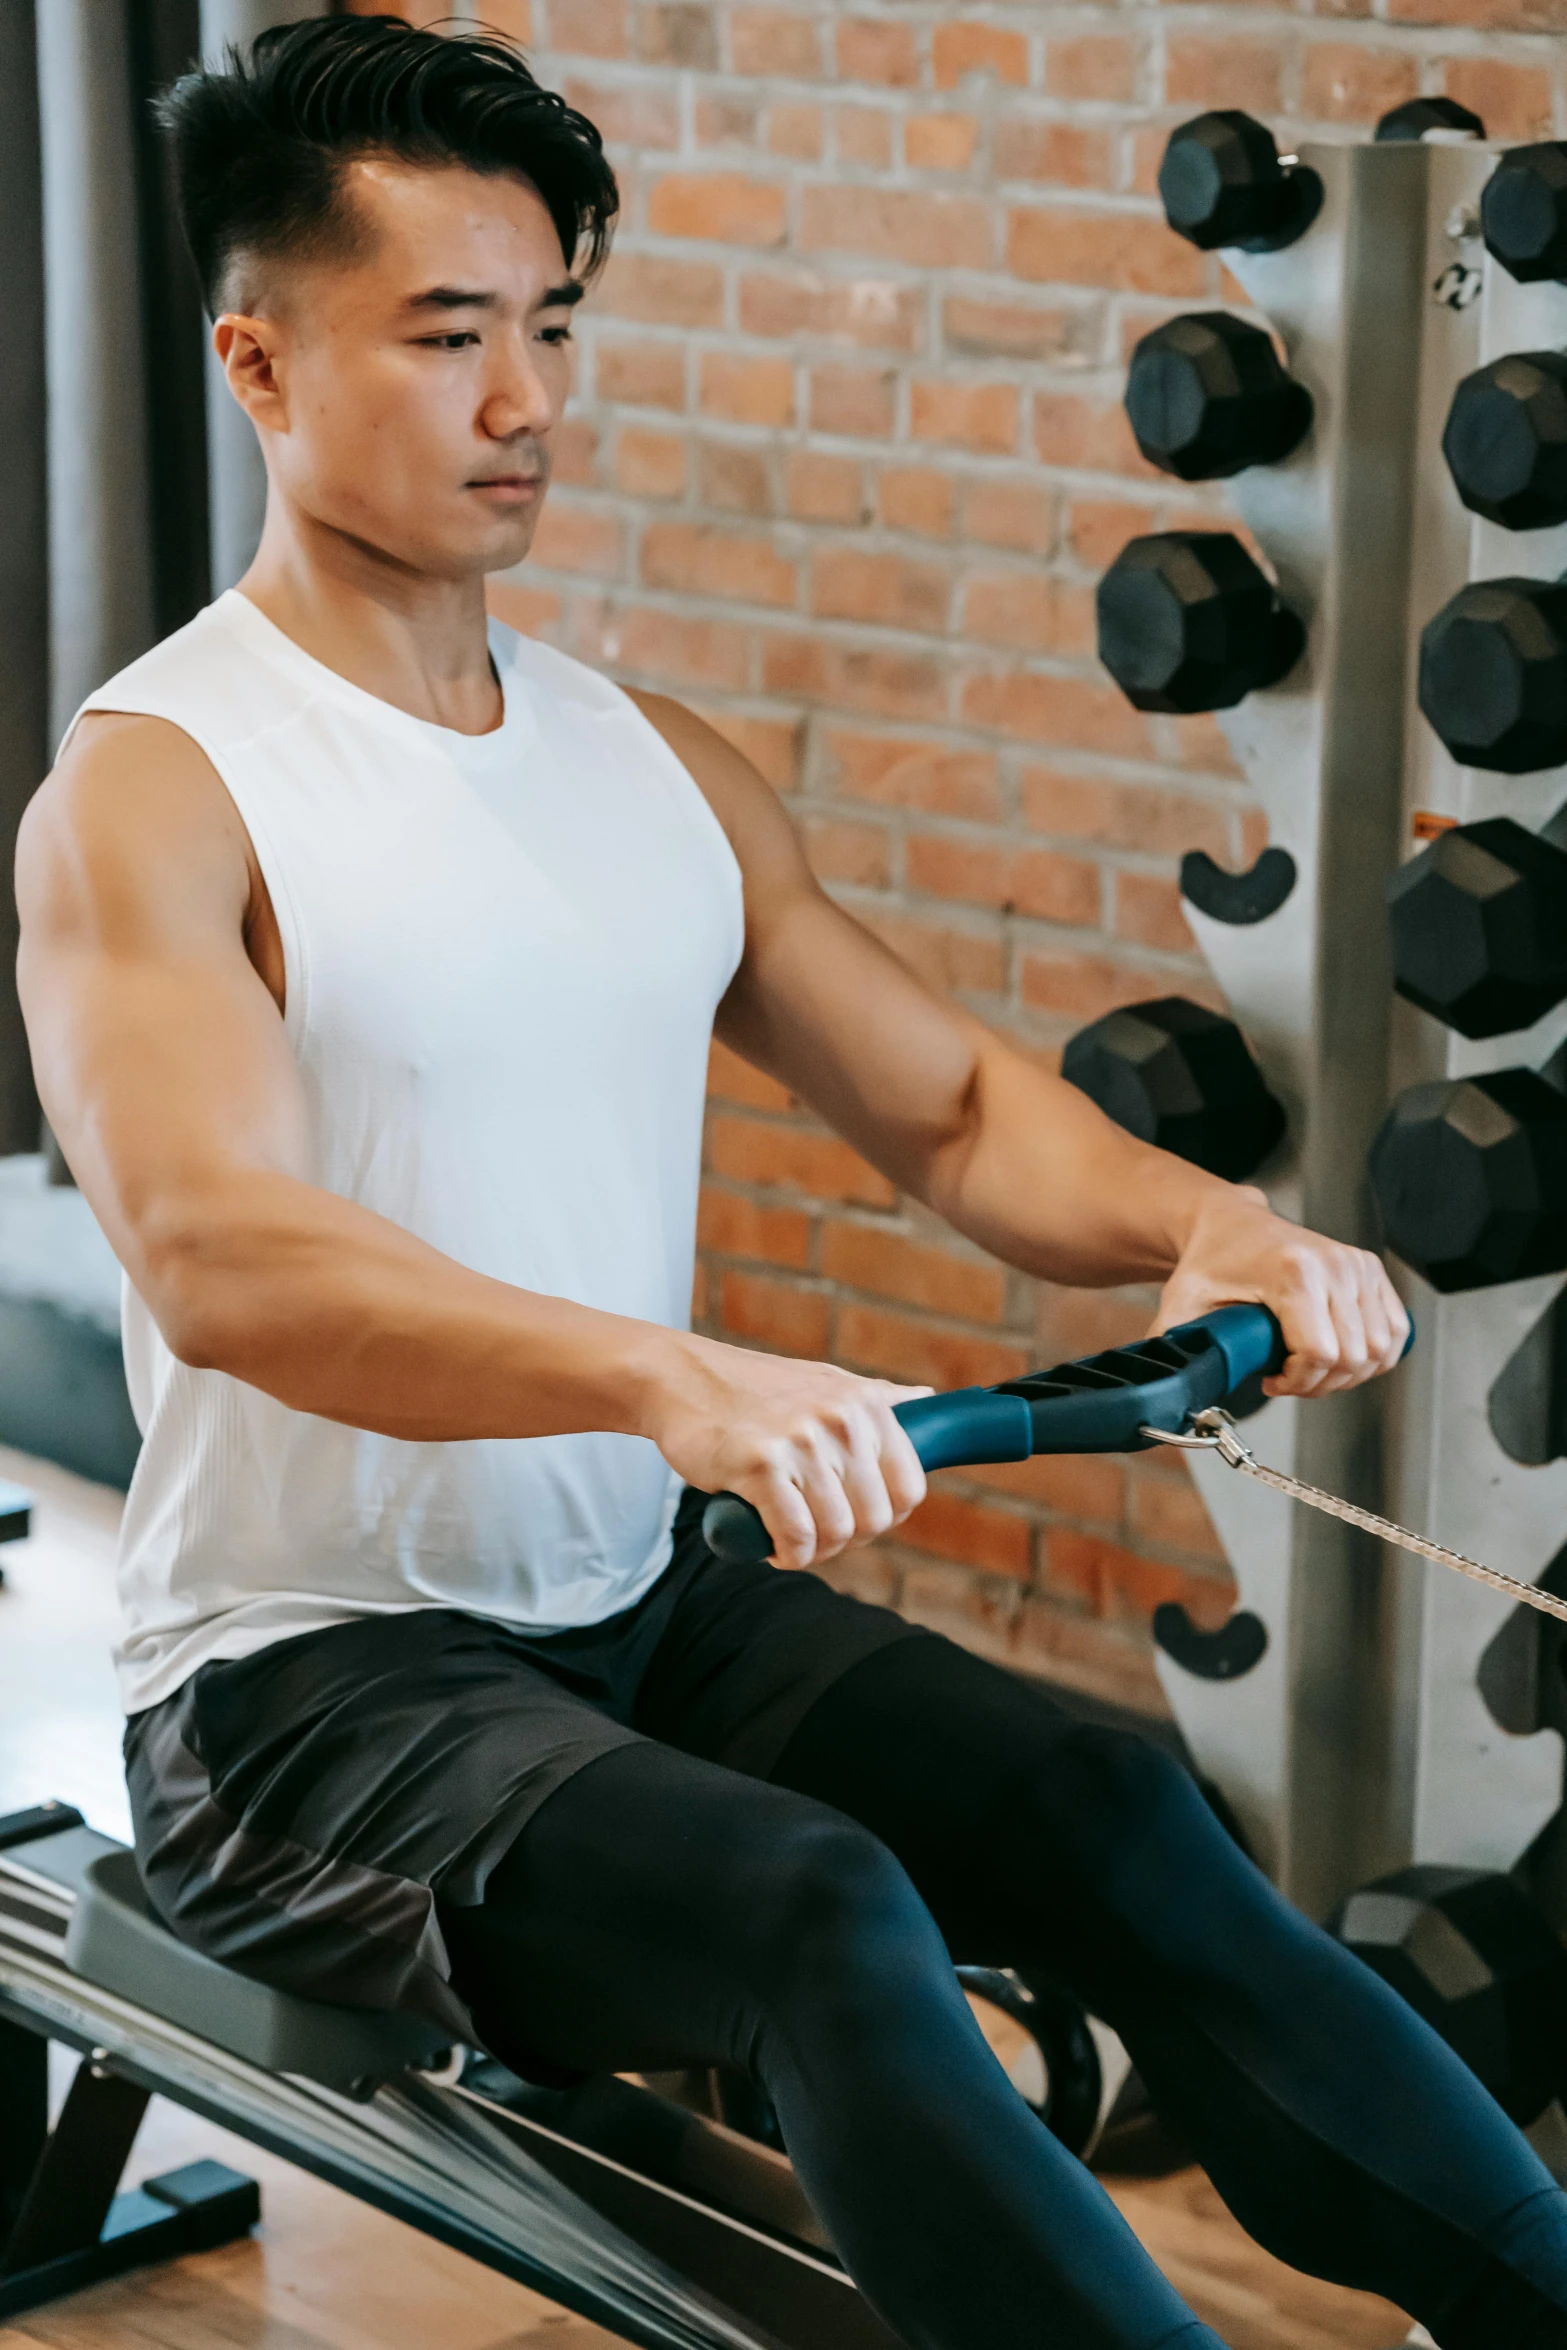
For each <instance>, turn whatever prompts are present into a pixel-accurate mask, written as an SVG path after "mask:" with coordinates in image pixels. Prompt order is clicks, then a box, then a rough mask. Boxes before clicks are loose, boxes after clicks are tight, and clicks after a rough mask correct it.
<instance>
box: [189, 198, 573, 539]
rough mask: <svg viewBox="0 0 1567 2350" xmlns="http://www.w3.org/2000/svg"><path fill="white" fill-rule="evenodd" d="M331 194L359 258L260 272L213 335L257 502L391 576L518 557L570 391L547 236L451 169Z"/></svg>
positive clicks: (568, 306) (556, 250) (566, 278)
mask: <svg viewBox="0 0 1567 2350" xmlns="http://www.w3.org/2000/svg"><path fill="white" fill-rule="evenodd" d="M345 192H346V194H347V196H348V199H349V201H350V203H351V204H352V205H353V207H354V209H355V211H356V213H357V214H358V216H359V218H360V220H361V221H362V222H363V223H364V227H365V230H366V235H365V237H364V240H363V246H362V250H361V252H360V253H359V255H357V256H356V257H355V258H353V259H351V260H348V261H341V260H339V261H325V260H323V261H319V262H307V263H304V264H300V265H296V264H292V263H290V264H288V265H287V266H286V267H285V266H284V265H282V264H276V265H274V266H273V267H272V268H271V269H270V270H269V271H268V272H267V279H268V284H267V289H266V291H265V293H263V294H262V295H261V296H260V298H258V299H257V301H256V303H255V311H256V316H255V317H254V318H253V319H252V320H250V321H248V322H247V323H246V327H245V329H244V330H243V331H242V332H240V333H239V334H237V335H236V336H234V337H232V338H231V341H232V343H233V347H234V351H235V358H234V360H231V362H230V372H231V376H237V378H238V382H237V384H236V388H237V389H239V390H240V391H241V393H242V396H243V397H244V401H245V405H246V407H247V408H248V409H249V410H250V412H251V414H252V415H253V417H254V418H255V421H256V424H257V426H258V428H259V430H260V432H261V439H262V446H263V448H264V450H265V452H266V456H267V464H268V468H269V470H270V472H271V474H272V476H273V480H274V487H275V489H276V490H277V491H279V492H281V493H282V495H283V496H284V497H285V499H286V500H287V501H288V503H289V504H290V505H292V506H294V507H296V508H297V509H299V510H301V512H302V513H303V514H304V515H307V516H308V517H309V518H310V519H311V520H312V521H314V522H315V523H317V524H319V525H322V526H324V527H325V528H327V529H328V530H331V531H335V532H338V533H341V534H342V535H343V536H345V537H347V538H349V539H351V540H353V541H355V542H356V543H357V544H358V545H359V546H361V547H365V548H368V549H370V550H372V551H374V552H375V553H377V554H379V555H383V556H385V557H387V558H389V559H390V560H391V561H392V562H393V563H394V564H396V565H398V566H400V567H406V568H408V569H410V570H412V571H415V572H418V573H421V574H424V575H426V576H433V577H438V578H445V579H459V578H469V577H473V576H475V575H476V574H478V573H481V572H486V571H499V570H504V569H505V568H506V567H507V566H509V565H510V564H513V563H517V562H520V561H521V559H522V557H523V556H524V555H526V553H527V552H528V548H529V546H530V545H531V544H532V540H533V533H534V530H535V528H536V527H537V523H538V516H539V509H540V507H541V505H542V504H543V500H544V492H545V487H546V485H547V483H548V480H549V467H550V432H551V428H552V427H553V425H554V424H555V422H556V419H557V418H558V417H559V415H560V412H561V409H562V408H563V406H564V405H565V400H566V393H567V389H568V376H569V371H570V364H571V362H570V351H569V344H570V341H571V310H572V304H573V303H574V302H575V301H576V299H577V298H578V296H579V295H580V292H581V288H580V286H579V285H577V284H576V283H575V282H574V281H573V280H572V279H571V277H570V275H569V273H568V271H567V267H566V264H565V262H564V261H563V260H562V258H561V248H560V239H559V237H558V236H557V235H556V233H555V227H554V223H553V222H552V221H551V219H550V216H549V214H548V212H547V211H546V210H545V208H544V205H543V203H542V201H541V200H540V198H539V197H538V195H537V194H536V193H535V192H534V190H533V189H532V188H531V187H529V186H528V185H526V183H525V182H523V181H521V180H517V179H513V178H511V177H509V176H506V177H495V178H489V177H481V176H480V175H479V174H477V173H475V172H471V171H467V170H464V169H462V168H461V167H458V166H453V167H451V168H447V169H435V170H429V169H419V168H416V167H412V166H409V165H406V164H401V163H397V162H391V161H386V160H383V159H379V158H369V159H363V160H360V161H357V162H355V163H352V164H350V165H349V167H348V174H347V185H346V190H345ZM247 335H254V337H255V339H256V353H255V360H254V366H253V368H251V369H247V367H246V366H245V364H244V353H245V348H246V337H247ZM218 343H219V348H220V350H222V349H223V347H224V326H223V322H221V321H220V324H219V329H218ZM247 377H248V378H249V380H248V381H247Z"/></svg>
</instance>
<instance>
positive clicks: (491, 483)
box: [465, 473, 544, 498]
mask: <svg viewBox="0 0 1567 2350" xmlns="http://www.w3.org/2000/svg"><path fill="white" fill-rule="evenodd" d="M465 487H466V488H468V489H470V490H502V491H504V492H506V494H507V495H508V496H511V497H514V498H528V497H532V496H533V494H534V492H535V491H536V490H541V489H543V487H544V476H543V474H542V473H487V474H480V475H479V476H477V478H476V479H474V480H473V481H470V482H468V483H466V484H465Z"/></svg>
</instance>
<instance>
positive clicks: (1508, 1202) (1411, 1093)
mask: <svg viewBox="0 0 1567 2350" xmlns="http://www.w3.org/2000/svg"><path fill="white" fill-rule="evenodd" d="M1369 1171H1370V1176H1371V1189H1372V1193H1373V1195H1374V1197H1375V1199H1376V1203H1377V1207H1378V1210H1379V1212H1380V1215H1381V1218H1382V1228H1383V1232H1384V1234H1385V1236H1386V1239H1387V1243H1388V1246H1389V1247H1390V1248H1392V1249H1393V1250H1395V1251H1396V1253H1397V1254H1398V1255H1399V1256H1401V1257H1402V1258H1403V1260H1404V1262H1405V1264H1406V1265H1412V1266H1413V1267H1414V1269H1415V1271H1416V1272H1417V1273H1420V1274H1422V1275H1423V1276H1424V1278H1425V1279H1426V1280H1427V1281H1429V1282H1430V1284H1431V1286H1432V1288H1433V1289H1438V1290H1442V1291H1444V1292H1449V1293H1450V1292H1453V1291H1456V1290H1462V1289H1488V1288H1491V1287H1493V1286H1494V1285H1495V1284H1496V1283H1498V1282H1502V1281H1521V1280H1524V1279H1525V1278H1527V1277H1528V1276H1530V1275H1532V1274H1536V1273H1560V1272H1562V1271H1567V1095H1564V1094H1561V1093H1558V1092H1557V1090H1556V1088H1555V1087H1554V1086H1553V1085H1548V1084H1547V1083H1546V1081H1545V1079H1544V1078H1543V1077H1540V1076H1538V1075H1537V1074H1536V1073H1535V1071H1534V1070H1533V1069H1497V1070H1493V1071H1492V1072H1491V1073H1490V1074H1489V1075H1487V1076H1483V1077H1460V1078H1448V1079H1443V1080H1440V1081H1439V1082H1437V1083H1435V1084H1431V1085H1411V1086H1409V1087H1408V1088H1407V1089H1406V1091H1404V1092H1403V1093H1401V1094H1400V1095H1399V1097H1398V1099H1397V1100H1396V1101H1395V1102H1394V1104H1393V1107H1392V1108H1391V1110H1390V1111H1389V1112H1388V1114H1387V1116H1386V1118H1385V1119H1384V1120H1383V1122H1382V1125H1381V1128H1380V1130H1379V1131H1378V1134H1377V1137H1376V1140H1375V1141H1374V1142H1373V1143H1372V1145H1371V1155H1370V1160H1369Z"/></svg>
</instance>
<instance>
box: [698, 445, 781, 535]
mask: <svg viewBox="0 0 1567 2350" xmlns="http://www.w3.org/2000/svg"><path fill="white" fill-rule="evenodd" d="M702 503H703V505H704V506H719V507H722V508H723V510H724V511H725V512H726V513H728V514H750V515H755V516H758V517H760V516H762V515H767V514H771V513H772V511H773V491H772V476H771V474H770V472H769V469H768V461H767V452H766V450H765V449H745V448H736V447H735V445H734V444H733V442H731V441H709V442H708V443H707V445H706V446H705V447H704V449H703V451H702Z"/></svg>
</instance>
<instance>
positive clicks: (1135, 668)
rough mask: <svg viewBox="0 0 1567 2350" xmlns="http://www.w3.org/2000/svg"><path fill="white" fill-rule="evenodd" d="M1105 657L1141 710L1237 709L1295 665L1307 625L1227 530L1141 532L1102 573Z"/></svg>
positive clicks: (1098, 604)
mask: <svg viewBox="0 0 1567 2350" xmlns="http://www.w3.org/2000/svg"><path fill="white" fill-rule="evenodd" d="M1096 609H1097V612H1098V620H1099V658H1100V660H1101V661H1102V662H1103V663H1104V666H1105V668H1106V669H1108V671H1109V672H1110V675H1111V676H1112V677H1113V678H1114V679H1115V682H1116V684H1117V685H1118V686H1119V687H1120V689H1121V691H1122V693H1124V694H1125V696H1126V698H1127V700H1128V701H1129V702H1131V703H1132V704H1133V705H1134V706H1135V707H1136V708H1137V709H1139V710H1177V711H1192V710H1228V709H1230V708H1232V707H1233V705H1234V704H1235V703H1236V702H1239V701H1241V700H1242V699H1243V698H1244V697H1245V696H1246V695H1247V694H1249V693H1251V692H1253V691H1254V690H1255V689H1256V688H1257V687H1259V686H1266V685H1276V684H1277V683H1278V681H1279V679H1280V678H1281V677H1284V676H1286V675H1287V674H1288V672H1289V671H1290V670H1291V669H1293V668H1294V666H1295V664H1296V662H1297V661H1298V660H1299V659H1300V656H1301V653H1302V651H1303V649H1304V647H1305V642H1306V632H1305V629H1304V628H1303V627H1302V626H1301V624H1300V622H1299V620H1297V618H1296V617H1295V615H1294V613H1293V612H1291V611H1289V610H1288V609H1287V607H1286V606H1285V605H1283V604H1281V603H1280V601H1279V595H1278V590H1277V589H1276V588H1275V587H1274V585H1273V583H1272V581H1271V580H1270V579H1269V578H1268V576H1267V574H1266V573H1265V572H1263V571H1262V570H1260V569H1259V568H1258V566H1257V565H1256V564H1255V563H1254V562H1253V561H1252V559H1251V557H1250V556H1249V555H1248V554H1247V552H1246V550H1245V548H1244V547H1243V546H1242V545H1241V543H1240V540H1239V539H1238V538H1236V537H1235V536H1234V535H1233V534H1232V533H1231V532H1229V531H1227V530H1169V531H1160V532H1155V533H1154V534H1153V535H1151V536H1150V537H1147V538H1140V539H1131V540H1129V541H1128V543H1127V545H1126V546H1124V547H1123V548H1122V550H1121V552H1120V554H1119V555H1118V556H1117V557H1116V559H1115V561H1114V562H1113V563H1112V564H1111V566H1110V568H1109V570H1108V571H1107V572H1106V573H1105V574H1104V577H1103V578H1102V579H1101V580H1100V582H1099V591H1098V595H1097V598H1096Z"/></svg>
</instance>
